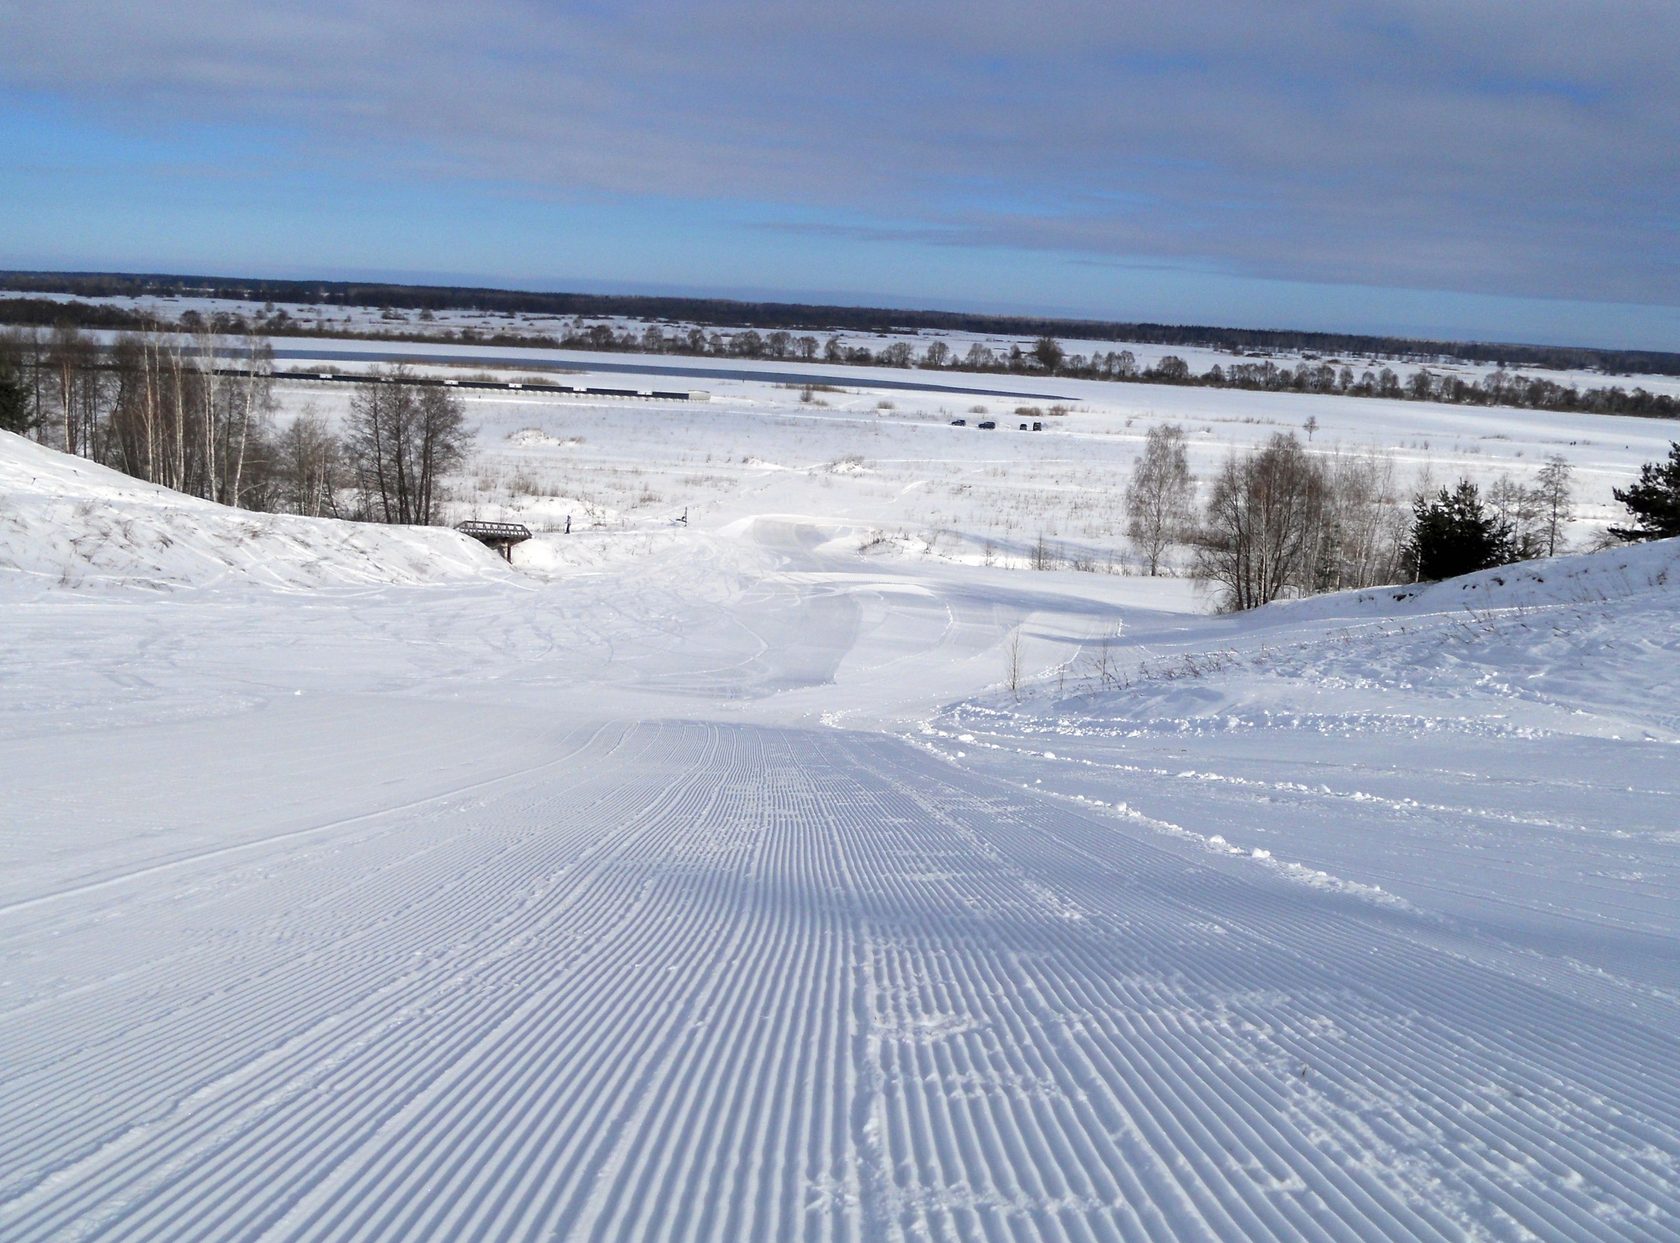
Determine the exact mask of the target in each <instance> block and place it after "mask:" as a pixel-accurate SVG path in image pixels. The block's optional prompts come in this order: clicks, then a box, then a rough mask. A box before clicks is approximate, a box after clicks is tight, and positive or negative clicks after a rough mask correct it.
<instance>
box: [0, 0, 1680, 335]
mask: <svg viewBox="0 0 1680 1243" xmlns="http://www.w3.org/2000/svg"><path fill="white" fill-rule="evenodd" d="M0 27H3V28H4V29H5V30H6V31H7V32H8V38H9V41H10V43H11V46H12V48H13V49H14V50H13V51H12V52H10V53H8V55H7V57H6V58H5V59H4V62H3V63H0V81H3V82H4V83H5V84H7V85H9V86H11V87H13V88H15V89H25V90H30V91H35V92H47V93H51V94H52V95H53V96H55V97H57V98H60V99H64V100H68V101H71V102H72V103H74V104H75V105H76V106H78V107H79V108H82V109H84V110H86V111H88V112H91V113H93V114H97V115H101V116H104V117H106V118H108V119H109V120H110V121H111V123H113V124H119V123H120V124H126V125H133V126H137V127H146V126H150V127H160V128H164V129H167V128H168V127H170V126H174V125H179V124H183V123H200V122H211V121H214V122H216V123H218V124H222V125H228V124H238V125H248V126H253V127H261V129H262V132H263V133H264V134H266V135H269V136H270V141H272V140H273V139H272V136H273V135H276V134H279V135H285V136H287V139H286V140H287V141H289V142H290V143H292V144H293V145H294V146H295V147H296V148H298V149H299V150H300V151H320V152H324V153H327V154H330V155H331V156H333V157H334V158H338V159H343V160H349V161H353V162H355V163H357V164H358V165H361V166H364V167H366V168H369V169H370V170H374V171H376V172H377V173H379V174H380V175H385V176H389V177H392V178H415V179H423V180H432V181H452V180H467V181H477V182H483V181H492V182H498V183H505V184H508V185H512V186H517V187H520V188H521V189H522V190H524V191H525V192H530V193H538V194H546V195H553V196H556V197H562V198H566V197H573V196H577V195H591V194H593V195H626V196H639V195H659V196H662V197H664V198H667V199H692V200H706V201H710V202H713V203H717V202H727V203H737V204H744V205H753V211H752V212H751V213H748V214H751V215H753V216H754V217H755V218H756V219H759V220H763V219H765V218H766V217H768V218H769V219H770V220H771V221H772V224H771V225H770V226H769V227H771V228H779V229H784V230H787V229H794V230H803V231H825V230H826V231H828V232H829V233H830V234H831V235H836V236H838V235H842V234H843V235H845V236H847V237H848V238H850V239H851V240H854V241H879V242H881V243H883V244H891V243H899V242H905V241H911V242H916V243H921V244H928V243H933V244H939V245H944V246H975V247H1005V248H1017V249H1024V250H1042V251H1056V252H1064V253H1066V254H1067V255H1070V256H1074V257H1077V258H1081V259H1084V260H1098V261H1102V260H1114V261H1120V262H1125V263H1134V264H1138V263H1141V264H1151V263H1155V264H1166V265H1173V264H1185V265H1190V266H1202V267H1211V268H1217V269H1219V270H1222V271H1228V272H1232V273H1238V274H1245V275H1253V276H1261V277H1283V278H1290V279H1296V280H1311V281H1325V282H1353V283H1360V284H1366V285H1392V286H1406V287H1411V288H1427V289H1449V290H1462V291H1468V292H1479V293H1496V294H1506V295H1523V296H1565V297H1571V298H1580V299H1602V300H1616V301H1627V302H1646V303H1655V304H1662V305H1674V304H1676V303H1680V244H1677V241H1676V224H1677V221H1676V206H1675V187H1676V186H1677V185H1680V157H1677V153H1680V75H1676V74H1675V73H1674V71H1673V65H1672V57H1673V50H1674V48H1676V47H1680V6H1677V5H1675V4H1673V3H1671V2H1669V0H1663V2H1660V3H1658V2H1653V0H1628V2H1624V3H1620V4H1617V5H1614V6H1606V5H1604V4H1602V3H1581V2H1574V0H1569V2H1566V0H1530V2H1527V3H1516V2H1513V0H1483V2H1482V3H1479V4H1477V5H1474V6H1465V5H1461V4H1448V3H1445V2H1444V0H1377V2H1372V3H1364V4H1351V3H1333V2H1329V0H1317V2H1314V0H1280V2H1278V3H1274V4H1270V5H1267V6H1256V5H1254V4H1252V3H1238V2H1236V0H1184V2H1183V3H1180V4H1178V5H1174V6H1133V5H1126V4H1115V3H1111V2H1110V3H1072V2H1069V0H1048V2H1046V3H1041V4H1038V5H1034V6H1026V5H1022V4H1019V3H1007V4H1005V3H998V2H997V0H978V2H977V3H961V4H959V3H951V2H947V0H929V2H927V3H921V4H916V5H910V6H906V5H903V4H900V3H885V2H884V0H856V2H854V3H848V4H838V5H836V4H815V3H788V4H779V5H769V6H767V5H763V4H760V3H746V2H744V0H721V2H716V3H705V4H694V3H681V2H676V0H653V2H651V3H640V4H628V3H626V4H609V3H601V2H597V3H584V4H559V3H539V2H538V0H485V2H483V3H479V4H475V5H463V4H460V3H459V2H458V0H449V2H447V3H444V2H439V0H338V2H335V3H331V4H325V3H306V2H302V0H292V2H290V3H268V4H255V3H238V2H229V0H214V2H212V0H174V2H172V3H171V4H169V5H152V6H126V7H125V6H112V5H109V4H106V3H102V2H96V0H57V2H55V3H52V4H45V3H17V2H14V0H0ZM976 187H985V189H983V190H977V189H976ZM778 220H779V221H783V222H784V223H780V224H778V223H774V222H775V221H778ZM786 222H791V223H786Z"/></svg>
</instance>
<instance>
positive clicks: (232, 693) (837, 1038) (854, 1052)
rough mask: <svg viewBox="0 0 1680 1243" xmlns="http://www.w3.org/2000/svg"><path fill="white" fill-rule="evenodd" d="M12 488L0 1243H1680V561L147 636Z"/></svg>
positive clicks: (493, 609)
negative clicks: (88, 1242) (1386, 582)
mask: <svg viewBox="0 0 1680 1243" xmlns="http://www.w3.org/2000/svg"><path fill="white" fill-rule="evenodd" d="M0 451H3V452H4V453H5V454H6V455H9V457H8V459H7V460H9V461H13V462H15V461H17V460H18V458H17V456H16V455H18V454H29V453H34V452H36V451H35V450H33V449H28V448H27V447H24V448H20V447H19V445H18V442H16V441H15V440H12V439H10V438H3V439H0ZM81 469H82V470H84V471H86V472H87V478H85V479H84V480H82V481H81V485H82V486H87V487H98V488H100V489H105V490H106V491H102V492H101V493H100V506H101V507H102V512H104V513H105V514H106V515H107V516H111V515H115V517H116V519H117V520H116V521H115V522H114V525H113V526H112V527H111V528H110V529H112V530H115V531H117V532H121V531H122V530H123V526H122V523H121V521H120V518H121V517H122V516H123V515H124V514H125V513H126V512H127V509H128V507H129V506H131V505H133V506H144V505H151V504H165V505H167V502H166V501H158V500H156V499H155V498H147V497H140V498H139V499H136V500H132V501H131V500H129V499H127V498H125V497H124V496H123V495H122V488H123V487H124V486H126V485H124V484H123V483H122V482H121V481H118V480H116V478H115V477H114V476H108V475H105V474H104V473H102V472H97V471H95V470H94V469H93V468H87V467H83V468H81ZM38 477H39V476H38V475H31V476H30V478H38ZM0 478H4V479H5V481H6V486H7V488H8V489H9V491H8V493H7V495H6V496H5V497H4V498H3V500H4V503H5V505H6V509H5V510H4V512H5V513H6V514H7V515H8V516H9V517H10V519H11V526H10V528H9V534H8V535H7V542H6V545H5V548H6V555H5V558H4V566H5V567H6V568H0V610H3V612H4V617H5V622H6V625H5V630H6V634H7V642H6V643H5V645H4V651H3V653H0V744H3V745H0V787H3V788H4V791H5V798H4V803H5V806H6V808H7V810H6V813H5V816H6V822H7V827H6V832H5V834H4V837H3V839H0V849H3V851H4V855H3V857H0V864H3V866H0V1003H3V1004H0V1010H3V1013H0V1056H3V1059H4V1074H3V1075H0V1117H3V1118H4V1119H5V1125H4V1126H3V1127H0V1235H4V1236H5V1237H7V1238H19V1239H46V1238H108V1239H124V1240H128V1239H159V1240H163V1239H168V1240H176V1239H212V1238H214V1239H224V1238H227V1239H232V1238H237V1239H322V1238H335V1239H336V1238H345V1239H393V1240H394V1239H417V1238H432V1239H444V1238H449V1239H455V1238H474V1239H540V1238H565V1239H643V1238H648V1239H660V1238H671V1239H688V1238H707V1239H858V1240H875V1239H882V1240H889V1239H890V1240H896V1239H922V1238H950V1239H970V1238H983V1239H1023V1240H1025V1239H1056V1240H1062V1239H1066V1240H1099V1239H1161V1240H1164V1239H1206V1238H1220V1239H1280V1240H1281V1239H1301V1238H1306V1239H1349V1240H1352V1239H1361V1240H1363V1239H1377V1238H1393V1239H1413V1238H1423V1239H1442V1240H1446V1239H1462V1238H1485V1239H1519V1238H1542V1239H1557V1240H1576V1239H1653V1240H1655V1239H1667V1238H1672V1237H1674V1235H1675V1232H1676V1230H1677V1228H1680V978H1677V976H1680V970H1677V968H1676V962H1677V957H1676V955H1675V952H1674V951H1675V948H1676V932H1677V930H1676V927H1675V923H1676V915H1675V912H1676V910H1680V903H1677V902H1676V899H1677V898H1680V828H1677V825H1676V819H1675V808H1676V807H1677V806H1680V752H1677V751H1676V749H1675V743H1676V738H1677V736H1680V720H1677V719H1676V718H1675V715H1674V712H1675V709H1674V706H1673V705H1674V703H1675V702H1676V701H1675V697H1674V694H1675V680H1676V676H1677V675H1676V669H1677V668H1680V659H1677V657H1680V606H1677V605H1676V596H1675V586H1674V584H1675V582H1676V580H1677V575H1680V566H1677V564H1676V563H1677V562H1680V550H1676V549H1675V548H1673V547H1672V546H1661V545H1659V546H1653V547H1650V548H1646V549H1637V550H1631V551H1629V552H1625V553H1621V554H1618V557H1619V560H1615V561H1609V560H1600V559H1595V558H1578V559H1575V560H1573V561H1570V562H1568V563H1556V564H1557V565H1558V567H1559V570H1558V572H1557V573H1556V574H1555V575H1548V576H1547V578H1546V581H1545V582H1541V583H1535V582H1533V581H1532V580H1525V581H1524V582H1522V583H1518V582H1516V581H1514V580H1508V581H1506V582H1503V583H1491V582H1487V581H1483V582H1482V583H1481V584H1480V585H1479V586H1478V587H1477V588H1476V590H1477V591H1478V592H1479V593H1484V594H1480V595H1478V596H1477V601H1478V603H1477V604H1476V606H1475V611H1474V612H1473V613H1472V612H1469V611H1467V610H1466V609H1465V607H1464V605H1463V603H1462V595H1463V592H1464V588H1463V587H1462V585H1448V587H1451V588H1452V589H1453V590H1454V591H1457V592H1458V593H1459V595H1458V596H1454V597H1449V596H1447V595H1445V594H1444V593H1445V592H1446V591H1447V589H1448V588H1447V587H1443V588H1437V589H1434V594H1433V595H1431V594H1428V593H1426V594H1424V595H1419V596H1416V597H1410V598H1408V599H1405V600H1394V599H1392V597H1389V598H1384V597H1380V596H1376V595H1370V596H1366V597H1363V598H1359V597H1338V598H1337V599H1336V600H1323V601H1313V602H1308V603H1306V604H1303V605H1299V606H1290V607H1287V608H1282V609H1274V610H1266V611H1265V612H1264V613H1262V614H1260V615H1256V616H1254V617H1252V618H1246V619H1238V620H1233V619H1218V618H1209V617H1205V616H1197V615H1194V614H1190V613H1187V612H1184V611H1182V605H1180V604H1177V603H1171V607H1166V608H1163V607H1161V606H1162V605H1164V604H1168V603H1169V602H1174V601H1176V600H1177V599H1178V597H1176V596H1171V595H1162V594H1156V593H1155V591H1154V585H1152V584H1149V583H1145V582H1140V581H1138V580H1129V579H1119V578H1110V577H1107V576H1093V575H1085V574H1072V573H1066V574H1055V573H1051V574H1028V573H1019V572H1016V573H1009V572H1003V571H989V570H986V569H984V568H983V567H972V566H969V567H965V566H952V565H944V564H927V563H916V562H902V561H881V560H878V559H862V558H859V557H857V556H856V555H855V553H854V552H853V551H852V548H853V546H852V545H844V546H842V545H838V544H836V543H834V542H833V541H831V540H830V539H829V532H828V531H827V529H825V527H824V526H823V524H822V522H821V521H820V520H815V519H811V518H807V517H800V516H782V517H773V516H772V517H763V518H760V519H757V520H752V521H743V522H739V523H735V524H732V525H731V526H729V527H727V528H720V529H716V530H711V531H704V530H697V531H694V532H692V533H685V535H684V536H683V537H682V539H681V540H680V541H672V542H670V543H667V544H661V545H659V546H656V547H650V549H649V550H648V552H647V554H646V555H645V556H642V557H639V558H638V559H636V560H635V561H634V562H633V563H632V564H630V565H628V566H626V567H624V568H620V569H612V568H608V569H603V570H599V571H596V572H591V573H587V574H572V575H563V576H560V577H558V578H556V579H554V580H552V581H547V580H541V579H533V578H522V577H518V576H510V575H508V574H506V573H505V572H503V571H501V570H498V569H496V568H495V566H494V563H492V562H491V561H490V560H489V555H488V554H485V558H484V560H483V562H482V563H481V564H482V566H484V567H487V568H486V569H485V570H484V572H483V573H481V574H479V573H473V572H470V571H469V570H462V571H457V570H455V569H454V568H453V565H454V563H453V562H448V563H446V564H445V565H444V567H443V568H442V570H441V571H440V572H439V574H438V575H437V577H436V578H434V579H431V580H429V581H424V582H401V581H398V582H386V583H378V582H370V581H367V580H366V579H365V578H364V581H362V582H360V583H357V584H351V583H349V582H348V581H346V580H340V579H330V580H329V581H327V582H326V584H325V585H323V586H313V587H311V588H310V589H308V590H302V589H300V587H299V580H298V578H297V577H296V574H298V573H301V572H300V571H297V570H296V567H295V566H294V567H291V568H288V569H281V570H275V571H274V572H275V573H279V574H280V575H281V576H282V582H280V583H279V584H278V585H274V584H267V583H264V582H262V581H259V580H255V579H253V578H251V577H250V576H249V575H247V574H244V573H241V572H234V571H231V570H229V569H228V568H227V567H228V566H229V565H232V564H234V559H235V557H236V556H237V555H239V554H236V553H235V552H233V551H230V550H229V549H227V548H223V549H221V550H220V551H219V552H218V551H217V549H216V548H215V547H214V546H213V542H207V541H206V540H205V539H200V538H199V537H197V536H195V535H194V534H193V533H192V532H193V529H194V524H191V523H186V522H184V521H183V524H182V526H181V527H180V528H179V529H178V530H179V532H180V538H179V539H178V540H176V541H172V543H171V544H170V549H171V550H173V551H174V552H176V553H178V554H180V555H182V556H185V555H186V553H187V551H190V552H193V553H194V555H197V554H199V553H202V555H203V556H204V557H205V558H208V560H207V562H206V564H205V565H204V566H196V563H192V562H186V561H183V562H171V563H170V564H169V565H166V566H165V567H164V568H165V569H166V570H167V569H170V568H171V566H173V567H175V568H174V569H173V571H172V576H171V577H170V580H169V589H168V590H167V591H160V590H158V589H157V587H156V586H149V587H133V586H124V585H122V584H120V583H108V582H99V583H85V584H83V585H77V584H78V583H82V579H81V578H80V577H79V576H80V574H81V573H82V572H83V569H84V567H85V565H86V561H85V560H78V561H75V562H73V563H67V564H66V565H65V566H64V567H62V568H61V569H60V570H59V572H58V573H56V574H55V573H53V572H52V570H51V563H50V558H51V555H50V554H48V553H43V552H41V551H40V549H41V547H42V544H41V540H42V539H44V538H45V535H44V533H43V532H41V531H39V530H37V529H36V527H35V526H34V524H33V523H32V522H31V521H30V519H29V514H30V513H31V512H32V511H31V506H32V505H33V504H35V502H34V501H33V500H31V499H30V498H31V497H32V496H33V495H34V494H33V493H31V491H30V488H31V486H33V485H31V484H29V483H26V482H22V481H20V479H19V478H18V477H17V476H16V475H7V476H0ZM40 486H42V487H47V486H50V488H51V489H52V490H53V492H54V495H55V496H65V495H70V496H72V497H74V495H75V494H74V491H73V489H74V487H75V486H78V485H77V483H76V481H73V480H72V481H66V480H63V479H54V480H52V481H51V483H50V485H40ZM176 517H179V515H177V516H176ZM170 521H171V522H173V521H175V519H174V518H171V519H170ZM239 521H241V522H246V523H252V524H256V525H258V526H261V525H263V524H265V523H266V522H268V521H269V520H266V519H257V518H250V517H241V518H240V519H239ZM171 529H176V528H173V527H172V528H171ZM335 530H336V529H335ZM309 534H310V536H311V539H310V540H309V541H308V542H309V546H310V548H311V550H312V551H311V554H310V555H311V557H312V558H314V561H313V563H312V564H314V565H315V566H316V569H313V570H311V571H310V573H311V574H319V572H320V571H319V567H320V566H321V565H323V564H325V565H338V564H340V563H341V561H342V562H343V563H344V564H347V565H356V564H359V563H360V562H361V561H362V559H363V557H362V552H361V551H360V550H359V549H357V548H354V547H350V546H348V545H346V544H344V543H342V542H335V541H336V540H338V539H340V538H342V539H346V540H347V539H350V538H351V536H352V535H354V536H355V537H357V538H367V539H369V540H372V541H373V545H371V546H370V547H371V550H372V552H373V553H374V554H375V560H376V561H377V560H378V558H377V553H378V552H379V551H380V550H379V547H378V541H379V539H380V538H381V537H382V536H383V535H384V534H385V533H381V532H372V533H365V534H364V533H363V532H354V533H345V532H342V531H340V532H338V534H337V535H335V534H333V532H332V531H330V530H327V529H324V528H320V529H316V530H314V531H312V532H309ZM396 538H398V539H400V540H409V539H414V538H418V539H423V540H434V541H439V540H441V541H444V542H445V543H446V544H448V543H449V542H450V541H452V538H453V537H450V536H447V535H438V534H436V533H421V534H418V535H413V536H411V535H408V534H406V533H402V534H399V535H397V537H396ZM113 541H114V542H113ZM195 541H196V542H195ZM183 545H184V546H185V548H186V551H183ZM450 546H452V545H450ZM148 547H149V546H148ZM400 547H402V546H401V545H394V546H393V552H392V555H393V557H394V556H395V555H396V549H397V548H400ZM20 550H21V551H20ZM468 551H469V552H470V551H471V550H468ZM100 555H101V556H103V557H105V558H107V561H108V563H111V559H115V560H118V561H120V560H122V559H124V558H129V557H132V556H135V555H138V554H137V553H136V552H135V550H134V548H133V547H131V546H129V545H127V544H124V543H123V541H122V540H121V539H120V538H115V537H113V539H108V540H107V544H106V546H104V547H103V550H102V552H101V554H100ZM269 555H270V557H271V558H274V559H280V560H282V561H283V560H284V556H283V553H282V552H281V550H280V549H279V546H278V545H276V546H275V547H274V548H273V549H272V550H271V551H270V554H269ZM218 558H220V563H219V565H218V564H216V562H217V559H218ZM20 563H22V568H12V567H16V566H18V565H19V564H20ZM462 564H463V566H470V565H471V564H472V563H471V562H463V563H462ZM195 566H196V568H194V567H195ZM374 577H376V576H374ZM1169 591H1170V588H1169ZM1116 629H1118V630H1119V635H1118V637H1115V634H1114V632H1115V630H1116ZM1015 633H1019V634H1021V635H1022V636H1023V651H1024V656H1023V659H1024V661H1025V663H1026V665H1027V667H1028V671H1029V673H1033V674H1041V676H1039V677H1038V678H1037V679H1036V680H1035V681H1032V682H1031V683H1030V684H1029V686H1028V688H1027V690H1026V691H1025V692H1024V694H1023V695H1022V696H1021V698H1020V699H1019V700H1017V698H1016V697H1015V696H1013V695H1009V694H1005V693H1004V692H1002V691H1001V690H1000V689H999V686H998V683H999V681H1000V679H1001V678H1002V676H1003V673H1004V657H1005V653H1006V650H1007V647H1008V642H1009V638H1010V636H1011V635H1013V634H1015ZM1100 636H1106V637H1107V638H1108V639H1109V651H1108V654H1107V655H1106V656H1105V657H1103V658H1102V666H1101V667H1102V668H1103V669H1105V670H1106V669H1110V668H1111V667H1112V668H1113V669H1122V668H1123V669H1124V670H1125V671H1126V675H1125V679H1124V684H1123V685H1122V684H1121V681H1120V678H1119V675H1118V674H1114V673H1110V674H1107V675H1102V674H1098V673H1095V672H1093V670H1094V669H1096V668H1097V666H1096V665H1095V664H1094V663H1093V662H1094V661H1095V660H1096V658H1097V654H1098V652H1099V651H1100V644H1101V638H1100ZM1198 657H1199V659H1198ZM1197 671H1199V672H1197ZM1530 674H1533V675H1535V676H1533V677H1529V676H1528V675H1530ZM1507 692H1509V693H1507ZM1309 773H1310V774H1313V779H1312V780H1311V781H1309V780H1308V779H1307V774H1309ZM1583 842H1585V843H1588V846H1587V847H1582V846H1581V843H1583ZM1513 890H1518V891H1517V892H1513ZM1495 899H1497V900H1495Z"/></svg>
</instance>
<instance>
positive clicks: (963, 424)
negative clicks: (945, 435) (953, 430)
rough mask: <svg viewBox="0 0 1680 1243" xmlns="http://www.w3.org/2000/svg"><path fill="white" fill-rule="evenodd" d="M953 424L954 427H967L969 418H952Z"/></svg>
mask: <svg viewBox="0 0 1680 1243" xmlns="http://www.w3.org/2000/svg"><path fill="white" fill-rule="evenodd" d="M951 426H952V427H967V426H968V420H967V419H952V420H951Z"/></svg>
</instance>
